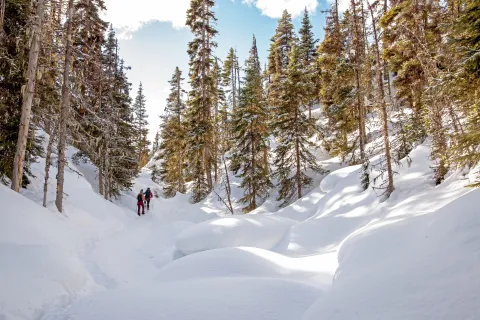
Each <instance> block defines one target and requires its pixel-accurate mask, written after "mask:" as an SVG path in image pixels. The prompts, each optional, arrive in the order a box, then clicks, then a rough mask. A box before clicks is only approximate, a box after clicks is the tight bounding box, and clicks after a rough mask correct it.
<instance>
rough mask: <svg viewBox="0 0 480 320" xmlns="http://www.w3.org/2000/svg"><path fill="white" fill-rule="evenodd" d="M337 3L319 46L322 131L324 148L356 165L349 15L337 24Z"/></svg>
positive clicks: (328, 19)
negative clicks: (352, 135) (323, 118)
mask: <svg viewBox="0 0 480 320" xmlns="http://www.w3.org/2000/svg"><path fill="white" fill-rule="evenodd" d="M336 10H337V5H336V2H335V4H334V5H332V9H331V10H330V14H329V15H328V16H327V23H326V26H325V38H324V40H323V41H322V43H321V44H320V46H319V47H318V50H317V54H318V67H319V69H320V70H321V72H320V77H319V79H320V81H319V82H320V91H319V97H320V102H321V105H322V111H323V115H324V116H325V118H326V120H327V121H326V124H325V125H323V127H322V128H321V133H322V138H323V139H322V140H323V142H324V146H325V149H326V150H327V151H328V152H330V154H331V155H333V156H339V157H340V158H341V159H342V161H345V160H347V158H348V157H349V156H350V159H348V160H350V162H353V163H355V162H356V159H355V149H356V145H357V143H356V141H355V142H353V143H352V142H350V141H349V135H351V134H352V133H353V132H354V131H355V129H356V128H357V122H356V118H357V117H356V113H355V107H354V87H355V85H354V69H353V66H352V64H351V62H350V60H349V59H348V56H347V51H348V47H347V39H348V22H349V20H350V14H349V12H348V11H347V12H345V14H344V18H343V20H342V21H339V17H338V12H337V11H336Z"/></svg>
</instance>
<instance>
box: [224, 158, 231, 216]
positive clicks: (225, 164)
mask: <svg viewBox="0 0 480 320" xmlns="http://www.w3.org/2000/svg"><path fill="white" fill-rule="evenodd" d="M222 162H223V167H224V169H225V177H226V180H227V183H226V185H225V191H226V192H227V201H228V207H229V208H228V210H229V211H230V212H231V213H232V214H233V206H232V199H231V193H232V189H231V188H230V178H229V177H228V168H227V162H226V161H225V155H224V154H222Z"/></svg>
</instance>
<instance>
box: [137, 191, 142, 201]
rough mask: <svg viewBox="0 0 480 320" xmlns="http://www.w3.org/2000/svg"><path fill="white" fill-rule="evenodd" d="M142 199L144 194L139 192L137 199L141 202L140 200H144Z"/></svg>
mask: <svg viewBox="0 0 480 320" xmlns="http://www.w3.org/2000/svg"><path fill="white" fill-rule="evenodd" d="M142 200H143V199H142V194H141V193H139V194H138V196H137V201H138V202H140V201H142Z"/></svg>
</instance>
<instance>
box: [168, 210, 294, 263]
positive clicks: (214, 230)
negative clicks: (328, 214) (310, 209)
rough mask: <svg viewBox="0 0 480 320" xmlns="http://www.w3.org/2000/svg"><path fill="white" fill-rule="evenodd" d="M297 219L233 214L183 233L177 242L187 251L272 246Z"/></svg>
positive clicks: (270, 247) (267, 247) (189, 252)
mask: <svg viewBox="0 0 480 320" xmlns="http://www.w3.org/2000/svg"><path fill="white" fill-rule="evenodd" d="M295 223H296V222H295V221H293V220H290V219H287V218H282V217H274V216H259V215H256V216H232V217H228V218H219V219H214V220H210V221H205V222H203V223H200V224H198V225H195V226H193V227H191V228H189V229H187V230H185V231H184V232H182V233H180V234H179V235H178V237H177V240H176V242H175V244H176V246H177V248H178V250H180V251H181V252H183V253H184V254H187V255H188V254H192V253H195V252H200V251H205V250H210V249H216V248H227V247H241V246H243V247H256V248H262V249H272V248H274V247H275V246H276V245H277V244H279V243H280V241H281V240H282V239H283V238H284V236H285V234H286V233H287V232H288V231H289V229H290V228H291V227H292V225H294V224H295Z"/></svg>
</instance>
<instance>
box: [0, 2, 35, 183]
mask: <svg viewBox="0 0 480 320" xmlns="http://www.w3.org/2000/svg"><path fill="white" fill-rule="evenodd" d="M3 5H4V7H2V8H3V9H4V10H2V11H3V12H1V14H3V25H2V29H3V30H2V31H0V32H1V33H2V34H1V35H0V41H1V42H0V96H1V99H0V117H1V120H0V150H1V153H2V156H1V157H0V181H1V182H2V183H4V184H7V183H9V181H8V179H11V178H12V177H13V170H14V168H13V163H14V159H15V153H16V150H17V141H18V139H19V136H18V133H19V127H20V122H21V110H22V86H23V85H25V84H26V83H27V79H26V78H25V76H26V74H27V66H28V53H29V48H30V47H29V46H28V44H29V37H28V34H29V32H27V30H28V29H29V27H30V24H29V21H30V19H31V15H32V13H34V11H33V5H32V1H29V0H28V1H27V0H19V1H7V2H4V3H3ZM33 128H34V126H33V124H31V125H29V128H28V138H27V143H26V149H25V158H24V159H25V162H24V164H23V174H22V177H21V186H22V187H26V186H27V185H28V184H29V183H30V181H29V179H28V176H30V175H31V172H30V163H31V162H32V161H34V160H35V159H36V157H37V156H38V155H39V154H40V152H41V149H40V146H39V142H40V141H39V140H38V138H36V137H35V135H34V130H33Z"/></svg>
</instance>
